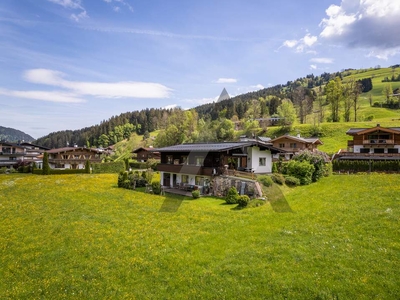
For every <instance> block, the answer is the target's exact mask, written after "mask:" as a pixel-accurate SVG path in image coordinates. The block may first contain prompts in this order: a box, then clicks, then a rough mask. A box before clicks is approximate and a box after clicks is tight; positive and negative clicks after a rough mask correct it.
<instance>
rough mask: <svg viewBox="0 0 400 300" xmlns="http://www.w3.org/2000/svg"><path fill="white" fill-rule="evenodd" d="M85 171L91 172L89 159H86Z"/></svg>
mask: <svg viewBox="0 0 400 300" xmlns="http://www.w3.org/2000/svg"><path fill="white" fill-rule="evenodd" d="M85 171H86V173H87V174H90V162H89V160H86V163H85Z"/></svg>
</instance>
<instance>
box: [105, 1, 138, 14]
mask: <svg viewBox="0 0 400 300" xmlns="http://www.w3.org/2000/svg"><path fill="white" fill-rule="evenodd" d="M104 2H107V3H110V4H112V3H114V4H117V3H119V4H121V5H123V6H125V7H126V8H128V9H129V10H130V11H131V12H133V7H132V5H130V4H129V3H128V2H127V1H126V0H104ZM120 9H121V8H120V7H119V6H117V5H114V6H113V10H114V11H116V12H119V11H120Z"/></svg>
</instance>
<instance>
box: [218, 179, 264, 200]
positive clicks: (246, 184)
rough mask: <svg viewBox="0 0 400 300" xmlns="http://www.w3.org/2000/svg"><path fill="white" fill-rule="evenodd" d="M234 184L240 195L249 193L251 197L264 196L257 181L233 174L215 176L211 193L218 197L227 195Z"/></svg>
mask: <svg viewBox="0 0 400 300" xmlns="http://www.w3.org/2000/svg"><path fill="white" fill-rule="evenodd" d="M232 186H234V187H235V188H236V190H237V191H238V192H239V194H240V195H242V194H244V195H248V196H250V197H251V198H258V197H262V192H261V189H260V188H259V186H258V183H257V181H255V180H250V179H245V178H239V177H233V176H217V177H215V178H214V179H213V180H212V182H211V193H212V195H214V196H216V197H225V196H226V193H227V192H228V190H229V189H230V188H231V187H232ZM257 186H258V187H257Z"/></svg>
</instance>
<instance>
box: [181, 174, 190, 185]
mask: <svg viewBox="0 0 400 300" xmlns="http://www.w3.org/2000/svg"><path fill="white" fill-rule="evenodd" d="M181 182H182V183H189V176H188V175H182V179H181Z"/></svg>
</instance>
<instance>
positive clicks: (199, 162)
mask: <svg viewBox="0 0 400 300" xmlns="http://www.w3.org/2000/svg"><path fill="white" fill-rule="evenodd" d="M203 164H204V157H203V156H196V166H202V165H203Z"/></svg>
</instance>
